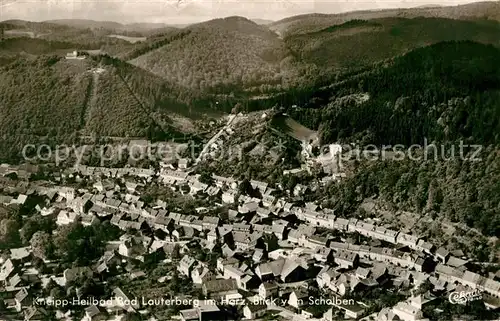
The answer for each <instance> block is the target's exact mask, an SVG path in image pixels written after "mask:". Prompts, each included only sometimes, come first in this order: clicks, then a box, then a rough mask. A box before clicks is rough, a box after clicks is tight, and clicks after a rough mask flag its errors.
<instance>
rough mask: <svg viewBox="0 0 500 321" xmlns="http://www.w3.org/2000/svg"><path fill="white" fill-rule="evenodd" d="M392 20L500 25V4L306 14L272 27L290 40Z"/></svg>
mask: <svg viewBox="0 0 500 321" xmlns="http://www.w3.org/2000/svg"><path fill="white" fill-rule="evenodd" d="M389 17H400V18H417V17H425V18H445V19H459V20H478V19H484V20H492V21H500V3H499V2H498V1H484V2H476V3H468V4H464V5H458V6H444V7H427V8H425V7H424V8H422V7H417V8H409V9H384V10H367V11H353V12H346V13H340V14H317V13H316V14H305V15H298V16H294V17H289V18H285V19H283V20H279V21H276V22H273V23H271V24H270V25H269V26H270V28H271V29H272V30H275V31H277V32H279V33H280V34H282V35H283V36H288V35H294V34H295V35H296V34H305V33H310V32H315V31H319V30H322V29H324V28H327V27H329V26H331V25H338V24H342V23H345V22H348V21H350V20H359V19H362V20H370V19H380V18H389Z"/></svg>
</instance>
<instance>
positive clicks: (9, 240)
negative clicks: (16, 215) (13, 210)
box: [0, 219, 21, 249]
mask: <svg viewBox="0 0 500 321" xmlns="http://www.w3.org/2000/svg"><path fill="white" fill-rule="evenodd" d="M20 245H21V236H20V235H19V225H18V223H17V222H16V221H15V220H13V219H3V220H1V221H0V248H4V249H8V248H15V247H19V246H20Z"/></svg>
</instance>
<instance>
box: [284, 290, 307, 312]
mask: <svg viewBox="0 0 500 321" xmlns="http://www.w3.org/2000/svg"><path fill="white" fill-rule="evenodd" d="M308 297H309V294H308V292H307V290H306V289H302V288H300V289H297V290H293V291H292V293H290V296H289V298H288V304H289V305H291V306H292V307H294V308H296V309H300V308H302V307H303V306H304V305H306V304H307V302H308Z"/></svg>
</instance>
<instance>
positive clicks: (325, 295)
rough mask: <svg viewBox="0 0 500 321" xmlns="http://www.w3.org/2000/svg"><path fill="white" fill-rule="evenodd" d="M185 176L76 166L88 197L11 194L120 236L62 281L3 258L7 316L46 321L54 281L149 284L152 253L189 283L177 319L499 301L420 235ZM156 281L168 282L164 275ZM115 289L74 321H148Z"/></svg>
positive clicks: (33, 187) (330, 314) (496, 286)
mask: <svg viewBox="0 0 500 321" xmlns="http://www.w3.org/2000/svg"><path fill="white" fill-rule="evenodd" d="M187 167H188V163H184V161H180V162H179V164H178V167H177V169H174V168H173V167H163V168H161V169H160V170H159V171H155V170H152V169H138V168H123V169H111V168H102V167H88V166H79V167H77V168H75V169H73V170H72V172H71V173H69V174H68V175H72V176H73V177H74V176H78V177H79V178H80V179H82V180H83V179H85V180H87V182H89V183H90V184H87V187H86V188H73V187H67V186H57V185H53V184H52V185H50V184H48V183H46V184H41V183H36V184H35V182H34V183H33V184H29V185H28V186H27V187H26V188H25V194H19V195H17V196H12V195H8V197H10V200H9V201H8V202H7V201H6V200H5V202H4V204H7V203H8V204H9V205H10V204H13V203H17V204H19V203H21V204H22V203H24V202H26V200H28V199H29V198H30V196H31V195H39V196H40V195H42V196H44V199H45V201H44V203H41V204H38V205H37V207H36V210H37V211H38V212H39V214H40V215H42V216H46V217H52V218H53V219H54V221H55V222H56V224H58V225H66V224H70V223H73V222H75V221H79V222H81V224H82V225H84V226H90V225H92V224H96V223H97V222H103V221H109V222H110V223H111V224H112V225H115V226H117V227H118V228H119V229H121V230H122V231H123V233H122V234H123V235H122V236H121V237H120V238H119V239H117V240H113V241H110V242H109V244H107V247H106V248H107V250H106V252H105V253H104V255H103V256H102V257H101V258H100V259H98V260H97V261H96V262H94V264H92V265H90V266H80V267H72V268H70V269H66V270H64V271H63V272H62V273H60V274H53V275H50V274H42V273H41V272H40V271H38V270H37V269H36V268H35V267H34V266H33V265H32V263H31V258H32V256H33V253H32V249H31V248H30V247H29V246H28V247H23V248H18V249H10V250H9V251H7V252H6V253H3V254H2V257H1V260H0V297H1V298H3V300H4V302H6V304H5V305H6V310H7V311H9V315H15V316H22V318H24V320H40V319H41V318H43V315H44V313H45V312H46V309H47V306H42V305H39V304H36V302H37V299H36V298H35V297H33V295H32V294H31V293H32V291H31V290H30V289H32V288H34V287H38V286H39V285H41V286H42V287H43V286H45V285H46V284H48V283H49V282H50V281H51V280H52V281H54V282H56V283H57V284H59V285H61V286H65V285H67V284H68V283H69V282H71V281H72V280H74V279H76V278H78V277H82V276H84V277H86V278H92V279H94V280H106V277H107V276H108V275H109V273H110V271H114V272H113V273H115V274H116V273H118V274H119V275H120V276H121V277H122V279H123V280H127V279H128V280H137V279H139V280H140V279H147V278H148V277H149V276H148V275H147V273H145V271H144V269H142V268H141V263H140V262H142V263H144V262H146V261H147V258H148V256H150V255H154V254H158V253H162V254H163V255H164V256H165V257H166V259H165V262H164V264H174V265H175V270H176V273H178V274H179V276H180V277H181V278H183V279H188V280H190V282H192V284H193V285H194V286H195V287H197V288H199V290H200V293H201V294H202V295H203V297H204V300H199V301H196V302H192V304H190V307H187V308H186V307H184V308H183V309H181V310H180V312H179V316H178V318H179V319H180V320H184V321H187V320H222V319H238V318H239V317H243V318H246V319H250V320H251V319H258V318H261V317H262V316H263V315H265V314H269V313H276V314H280V315H282V316H283V317H284V318H285V319H289V320H292V319H295V320H324V321H332V320H337V319H338V318H344V317H345V318H353V319H364V320H382V319H384V320H408V321H416V320H425V316H424V315H423V312H422V309H423V307H424V306H425V305H428V304H433V302H436V301H439V299H440V298H441V299H442V298H447V296H448V293H451V292H454V291H468V290H470V291H474V290H478V291H481V292H483V293H484V295H485V296H488V297H491V298H493V299H495V298H496V299H498V298H500V282H499V277H500V273H497V274H496V275H490V276H482V275H479V274H477V273H475V272H474V269H473V265H472V264H471V262H470V261H469V260H468V259H466V258H464V257H463V256H461V255H454V254H453V253H450V252H449V251H447V250H446V249H444V248H436V246H434V245H433V244H432V243H430V242H428V241H426V240H424V239H422V238H420V237H419V236H418V235H411V234H407V233H403V232H401V231H396V230H392V229H389V228H387V227H384V226H380V225H377V224H375V222H373V221H371V220H361V219H355V218H350V219H347V218H342V217H337V216H336V215H335V213H334V212H333V211H332V210H330V209H327V208H320V207H319V206H318V205H316V204H314V203H306V204H302V205H297V203H292V202H290V201H289V199H286V198H284V197H276V196H274V194H275V193H274V191H275V190H276V188H274V187H272V186H269V184H267V183H265V182H260V181H250V184H251V186H252V188H254V189H255V190H258V191H259V193H258V195H260V196H259V197H255V196H254V197H250V196H248V195H244V194H242V193H241V192H240V191H239V188H238V187H239V184H240V182H239V181H238V180H235V179H233V178H231V177H221V176H217V175H213V177H212V179H213V183H210V184H208V183H202V182H200V176H199V175H193V174H192V173H190V172H188V171H187V170H186V169H187ZM151 182H154V183H158V184H161V186H162V188H169V189H172V190H173V191H175V192H178V193H179V194H183V195H185V196H186V195H190V196H191V197H192V198H193V199H208V200H209V202H210V204H209V205H207V206H206V207H199V208H196V209H195V211H194V212H189V213H183V212H182V210H181V209H176V210H172V209H171V208H169V206H168V204H167V203H166V202H165V201H162V200H152V201H149V202H145V201H144V199H143V198H142V197H141V196H142V191H143V188H144V187H145V186H147V184H150V183H151ZM146 227H147V228H150V229H152V230H154V231H155V233H154V236H153V235H146V234H145V233H142V232H141V231H143V230H144V229H145V228H146ZM131 231H134V233H133V234H132V233H131ZM360 237H361V239H363V240H362V241H359V238H360ZM194 244H197V245H199V246H200V248H201V249H202V250H203V251H205V253H210V254H211V255H209V256H208V257H209V258H207V260H206V261H203V260H200V259H199V257H200V256H199V255H198V254H199V251H200V249H199V248H198V247H197V246H194ZM176 251H178V255H179V259H178V260H177V259H174V253H175V252H176ZM213 255H214V256H215V257H213ZM213 259H215V264H214V263H213ZM131 262H139V263H136V264H135V263H131ZM47 264H48V265H50V264H55V265H57V262H52V263H51V262H47ZM162 264H163V263H162ZM154 281H156V282H169V278H168V276H166V275H165V276H162V277H161V278H160V279H158V280H154ZM424 283H429V284H431V285H432V289H433V292H432V293H431V292H430V291H427V292H425V293H420V294H416V292H414V290H416V289H418V288H419V287H420V286H421V285H422V284H424ZM376 288H383V289H385V290H384V291H393V292H401V293H406V294H407V295H406V296H407V299H406V300H404V301H401V302H399V303H398V304H396V305H395V306H388V307H386V308H384V309H382V310H381V311H376V312H375V313H368V311H369V308H370V305H371V303H370V301H369V299H366V300H365V299H364V298H363V297H364V294H365V293H369V292H370V291H372V290H373V289H376ZM113 291H114V292H113V295H112V296H111V298H103V299H106V300H107V301H106V303H105V304H104V303H103V304H92V305H90V306H88V307H86V308H85V313H84V317H83V319H82V320H123V318H125V316H126V315H127V314H128V313H133V312H137V313H141V314H143V315H148V316H149V317H151V318H153V317H154V316H153V315H152V314H151V311H150V310H149V307H148V306H147V305H144V304H141V300H140V299H138V298H136V297H135V296H134V294H133V293H126V291H125V290H124V289H122V288H121V287H118V286H116V287H114V289H113ZM167 295H170V294H167V293H165V296H167ZM179 295H181V294H179ZM44 299H49V298H44ZM108 299H109V300H108ZM134 299H138V301H137V302H135V301H134ZM322 300H323V301H322ZM124 302H125V303H124ZM322 302H323V303H322ZM324 302H327V303H326V304H325V303H324ZM227 306H233V307H236V308H235V309H227ZM318 306H320V307H321V308H319V309H318ZM52 308H55V307H52ZM56 310H57V318H58V319H61V320H67V319H68V318H70V315H69V314H68V313H69V312H70V311H67V310H65V309H64V307H58V308H56ZM367 314H369V315H367ZM396 317H397V319H396ZM120 318H122V319H120Z"/></svg>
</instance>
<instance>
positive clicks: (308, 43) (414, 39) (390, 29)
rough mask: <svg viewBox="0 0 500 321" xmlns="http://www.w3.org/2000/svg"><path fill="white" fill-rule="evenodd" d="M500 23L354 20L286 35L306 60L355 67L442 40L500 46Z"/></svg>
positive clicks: (333, 66)
mask: <svg viewBox="0 0 500 321" xmlns="http://www.w3.org/2000/svg"><path fill="white" fill-rule="evenodd" d="M499 35H500V23H499V22H494V21H462V20H452V19H443V18H412V19H407V18H383V19H373V20H368V21H366V20H352V21H349V22H346V23H344V24H341V25H334V26H329V27H327V28H324V29H322V30H319V31H316V32H311V33H307V34H303V35H295V36H290V37H287V38H285V43H286V45H287V48H288V49H290V51H291V52H293V54H294V55H295V57H296V58H297V59H298V60H299V61H301V62H302V63H311V64H314V65H315V66H316V67H318V68H320V69H322V70H325V69H332V70H335V69H353V68H360V67H364V66H366V65H370V64H371V63H374V62H377V61H382V60H385V59H388V58H391V57H395V56H398V55H401V54H403V53H405V52H407V51H409V50H411V49H414V48H418V47H422V46H426V45H429V44H433V43H436V42H440V41H451V40H455V41H460V40H474V41H477V42H481V43H486V44H493V45H496V46H500V40H499V39H500V38H499Z"/></svg>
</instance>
